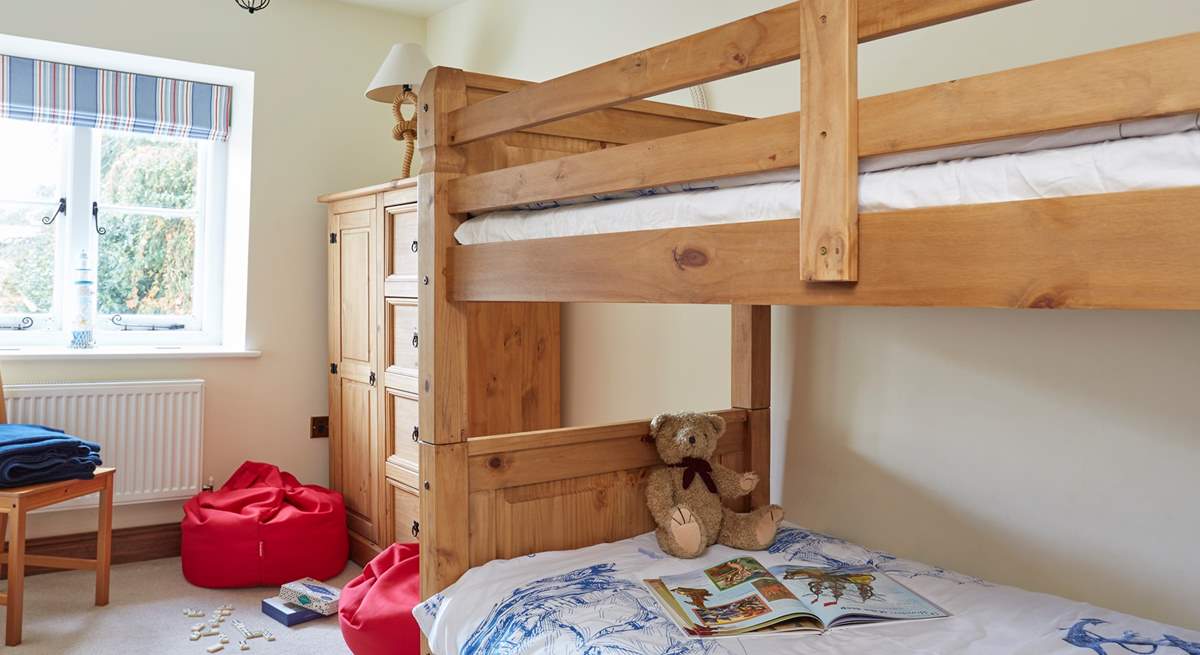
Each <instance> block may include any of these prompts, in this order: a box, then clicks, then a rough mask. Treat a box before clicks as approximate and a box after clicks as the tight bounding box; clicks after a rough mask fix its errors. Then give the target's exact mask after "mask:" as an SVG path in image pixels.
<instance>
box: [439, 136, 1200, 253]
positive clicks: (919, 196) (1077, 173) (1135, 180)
mask: <svg viewBox="0 0 1200 655" xmlns="http://www.w3.org/2000/svg"><path fill="white" fill-rule="evenodd" d="M1186 125H1187V124H1186V121H1184V123H1183V125H1182V126H1183V127H1186ZM1025 145H1027V146H1030V145H1031V144H1025ZM717 184H721V185H722V186H720V188H704V189H702V190H690V189H693V188H695V187H696V186H697V185H686V187H680V188H678V189H667V190H656V191H654V192H653V193H651V195H647V196H644V197H636V198H623V199H613V200H601V201H595V202H587V203H583V204H571V205H565V206H559V207H552V208H547V209H536V210H528V209H522V210H513V211H501V212H493V213H490V214H484V215H481V216H477V217H475V218H472V219H470V220H468V221H465V222H464V223H463V224H462V225H461V226H459V228H458V230H457V231H456V232H455V236H456V237H457V238H458V241H459V243H461V244H463V245H472V244H478V243H491V242H497V241H520V240H525V239H541V238H549V237H565V236H579V235H587V234H604V233H610V232H629V231H635V230H652V229H661V228H668V227H688V226H697V225H713V224H719V223H739V222H748V221H761V220H774V219H787V218H796V217H797V216H799V215H800V182H799V173H798V171H778V172H775V173H769V174H765V175H761V176H754V177H750V178H745V177H744V178H741V179H739V180H735V181H733V182H732V183H723V182H719V181H718V182H706V183H699V185H700V186H704V187H707V186H714V185H717ZM1195 185H1200V130H1197V129H1194V127H1193V129H1190V130H1188V131H1184V132H1174V133H1168V134H1159V135H1154V136H1143V137H1131V138H1123V139H1119V140H1113V141H1103V142H1099V143H1089V144H1085V145H1077V146H1072V147H1066V148H1054V149H1049V150H1036V151H1031V152H1017V153H1013V154H1004V155H995V156H989V157H981V158H974V159H956V160H951V161H944V162H938V163H932V164H923V165H920V166H909V167H904V168H895V169H890V170H883V171H878V172H869V173H865V174H863V175H861V176H860V177H859V206H860V209H861V211H864V212H877V211H885V210H899V209H913V208H917V207H934V206H942V205H966V204H979V203H991V202H1005V201H1011V200H1030V199H1036V198H1052V197H1061V196H1077V195H1087V194H1094V193H1110V192H1117V191H1134V190H1141V189H1159V188H1169V187H1184V186H1195ZM664 191H666V192H664Z"/></svg>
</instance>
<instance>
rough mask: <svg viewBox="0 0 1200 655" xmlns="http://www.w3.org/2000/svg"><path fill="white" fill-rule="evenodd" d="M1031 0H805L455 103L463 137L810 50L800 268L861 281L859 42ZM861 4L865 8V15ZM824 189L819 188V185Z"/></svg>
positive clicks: (455, 124) (812, 278)
mask: <svg viewBox="0 0 1200 655" xmlns="http://www.w3.org/2000/svg"><path fill="white" fill-rule="evenodd" d="M1017 1H1022V0H1002V1H995V0H925V1H924V2H911V1H904V2H895V1H894V0H802V1H801V2H793V3H791V4H788V5H784V6H782V7H779V8H777V9H772V10H770V11H765V12H762V13H760V14H756V15H754V16H750V17H748V18H743V19H741V20H738V21H734V22H732V23H728V24H726V25H723V26H721V27H717V28H714V29H711V30H707V31H705V32H701V33H699V34H696V35H693V36H690V37H686V38H683V39H678V40H676V41H672V42H671V43H667V44H665V45H661V46H658V47H655V48H651V49H649V50H643V51H642V52H638V53H635V54H632V55H628V56H626V57H621V58H618V59H614V60H612V61H609V62H607V63H604V64H600V65H598V66H593V67H592V68H588V69H585V70H582V71H579V72H577V73H571V74H569V75H565V76H563V77H559V78H557V79H553V80H550V81H548V82H545V83H542V84H537V85H533V86H529V87H526V88H524V89H521V90H520V91H516V92H513V93H509V94H506V95H503V96H498V97H495V98H492V99H489V100H485V101H484V102H481V103H478V104H475V105H467V106H465V107H462V108H459V109H457V110H455V111H453V112H451V113H450V114H449V116H448V117H447V120H448V122H449V126H448V128H449V137H450V144H451V145H463V144H467V143H471V142H473V141H476V140H479V139H484V138H488V137H492V136H498V135H501V134H504V133H507V132H512V131H516V130H520V129H524V128H530V127H536V126H538V125H542V124H545V123H547V122H551V121H554V120H561V119H565V118H571V117H573V116H577V115H579V114H582V113H586V112H591V111H597V110H604V109H608V108H610V107H614V106H617V105H620V104H623V103H627V102H630V101H634V100H639V99H642V98H646V97H649V96H652V95H656V94H659V93H665V92H668V91H674V90H677V89H682V88H685V87H688V86H692V85H695V84H702V83H704V82H710V81H713V80H718V79H722V78H725V77H729V76H732V75H737V74H740V73H745V72H749V71H753V70H758V69H761V68H766V67H768V66H773V65H776V64H782V63H785V62H789V61H794V60H796V59H800V60H801V64H802V69H803V71H802V77H801V102H803V103H804V105H805V107H806V111H805V112H804V115H803V118H802V119H801V129H800V141H801V144H802V148H803V152H805V153H807V155H808V156H807V157H805V158H804V159H803V164H802V167H801V191H802V207H801V221H802V226H801V237H800V238H801V246H800V269H801V274H802V276H803V278H804V280H805V281H809V282H854V281H857V280H858V143H857V141H858V115H857V114H858V59H857V51H858V43H859V41H867V40H871V39H874V38H879V37H881V36H885V35H888V34H895V33H898V32H902V31H906V30H910V29H916V28H919V27H925V26H927V25H930V24H934V23H937V22H941V21H945V20H951V19H954V18H960V17H962V16H965V15H970V14H974V13H979V12H983V11H988V10H991V9H995V8H998V7H1003V6H1008V5H1012V4H1016V2H1017ZM860 11H861V14H860ZM818 190H819V191H820V192H819V193H817V191H818Z"/></svg>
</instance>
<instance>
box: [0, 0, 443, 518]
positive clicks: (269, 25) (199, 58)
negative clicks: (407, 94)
mask: <svg viewBox="0 0 1200 655" xmlns="http://www.w3.org/2000/svg"><path fill="white" fill-rule="evenodd" d="M0 32H3V33H7V34H13V35H17V36H24V37H31V38H39V39H48V40H53V41H63V42H68V43H73V44H78V45H85V46H93V47H99V48H108V49H112V50H120V51H124V52H133V53H138V54H145V55H153V56H159V57H168V58H173V59H183V60H187V61H193V62H200V63H204V64H213V65H218V66H227V67H232V68H241V69H246V70H251V71H253V72H254V73H255V74H256V80H255V103H254V104H255V116H254V153H253V157H254V163H253V179H252V185H253V188H252V198H251V221H250V268H249V305H250V306H249V312H248V326H247V339H248V343H249V347H250V348H255V349H259V350H261V351H262V353H263V354H262V357H261V358H258V359H249V360H174V361H172V360H162V361H135V362H128V361H126V362H112V361H109V362H81V363H77V364H76V363H63V362H52V363H29V362H0V367H2V368H3V371H4V378H5V381H6V382H8V383H20V382H45V381H67V380H71V381H73V380H144V379H180V378H203V379H204V380H206V381H207V387H206V394H207V395H206V406H205V415H204V423H205V438H204V454H205V456H204V470H205V472H206V474H207V475H212V476H214V477H215V478H216V480H217V482H218V484H219V483H220V482H223V481H224V479H225V478H226V477H227V476H228V475H229V473H231V472H232V471H233V470H234V468H236V467H237V466H238V464H240V463H241V462H242V461H243V460H245V459H257V460H263V461H269V462H274V463H277V464H279V465H280V466H282V467H284V468H285V469H287V470H290V471H292V472H294V473H295V474H296V475H297V476H298V477H300V478H301V479H302V480H303V481H306V482H314V483H327V482H328V456H327V449H328V441H326V440H312V439H309V437H308V417H310V416H321V415H324V414H326V413H327V400H326V391H325V384H326V377H327V374H326V373H325V371H326V370H327V367H328V360H327V359H326V354H325V353H326V341H325V338H326V337H325V335H326V297H325V257H326V248H327V247H328V245H327V240H326V238H325V236H324V235H325V211H324V208H323V207H322V206H320V205H318V204H317V203H316V201H315V198H316V197H317V195H319V194H321V193H325V192H329V191H337V190H341V189H344V188H352V187H356V186H362V185H365V184H370V183H375V182H378V181H381V180H386V179H388V178H390V177H393V176H394V175H397V174H398V173H399V165H400V164H399V162H400V150H399V149H398V148H397V147H396V146H395V145H394V143H393V142H392V141H391V139H390V135H391V112H390V110H389V108H388V107H387V106H385V105H381V104H377V103H374V102H370V101H368V100H366V99H364V98H363V96H362V93H363V91H364V90H365V89H366V86H367V83H368V82H370V80H371V76H372V75H373V74H374V72H375V69H376V68H377V67H378V65H379V63H380V62H381V61H383V58H384V56H385V55H386V54H387V51H388V48H389V47H390V46H391V44H392V43H395V42H399V41H423V40H424V36H425V21H424V20H423V19H416V18H407V17H404V16H401V15H399V14H394V13H387V12H381V11H377V10H372V9H366V8H358V7H353V6H350V5H343V4H340V3H335V2H331V1H329V0H287V1H285V2H276V3H273V4H272V5H271V7H270V9H269V10H267V11H265V12H263V13H261V14H256V15H254V16H250V15H248V14H247V13H246V12H244V11H242V10H240V9H238V8H237V6H236V5H234V3H233V2H226V1H222V2H216V1H214V0H204V1H203V2H197V1H196V0H162V1H159V2H153V3H146V2H144V1H142V0H105V1H104V2H95V1H94V0H58V1H56V2H44V1H42V0H5V2H3V3H0ZM179 508H180V504H179V503H157V504H152V505H142V506H130V507H118V508H117V510H116V515H115V523H116V525H117V526H118V527H120V526H125V525H140V524H153V523H161V522H170V521H177V520H179V519H180V517H181V516H182V514H181V512H180V509H179ZM92 516H94V512H91V513H87V512H59V513H53V514H48V515H44V516H40V517H38V518H36V519H34V520H33V522H32V525H31V533H32V534H34V535H37V534H49V533H69V532H79V531H84V530H87V529H89V528H90V527H92V525H93V524H92V523H91V522H90V518H91V517H92ZM92 529H94V528H92Z"/></svg>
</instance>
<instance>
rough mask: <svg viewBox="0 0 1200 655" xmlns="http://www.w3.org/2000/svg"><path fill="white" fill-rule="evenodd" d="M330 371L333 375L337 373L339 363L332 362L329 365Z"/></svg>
mask: <svg viewBox="0 0 1200 655" xmlns="http://www.w3.org/2000/svg"><path fill="white" fill-rule="evenodd" d="M329 373H330V374H331V375H337V364H330V365H329Z"/></svg>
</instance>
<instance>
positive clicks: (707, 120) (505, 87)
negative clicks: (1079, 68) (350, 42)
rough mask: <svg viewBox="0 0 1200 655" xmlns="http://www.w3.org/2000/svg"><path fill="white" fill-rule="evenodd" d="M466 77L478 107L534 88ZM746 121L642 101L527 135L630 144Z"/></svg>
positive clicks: (470, 96) (471, 101)
mask: <svg viewBox="0 0 1200 655" xmlns="http://www.w3.org/2000/svg"><path fill="white" fill-rule="evenodd" d="M466 76H467V103H468V104H476V103H479V102H482V101H484V100H487V99H489V98H494V97H496V96H498V95H503V94H504V93H507V92H509V91H515V90H517V89H520V88H523V87H525V86H529V84H530V83H529V82H523V81H519V80H510V79H507V78H499V77H493V76H490V75H480V74H478V73H469V72H468V73H466ZM744 120H749V118H748V117H746V116H738V115H735V114H727V113H722V112H716V111H711V110H706V109H694V108H692V107H683V106H680V105H668V104H665V103H658V102H650V101H648V100H639V101H636V102H631V103H628V104H625V105H621V106H619V107H614V108H612V109H601V110H599V111H593V112H588V113H586V114H580V115H578V116H573V117H571V118H567V119H565V120H560V121H554V122H551V123H546V124H544V125H536V126H533V127H529V128H527V129H526V130H524V132H525V133H530V134H542V135H548V136H558V137H572V138H580V139H588V140H594V141H602V142H605V143H615V144H628V143H637V142H639V141H648V140H650V139H657V138H660V137H664V136H672V135H675V134H682V133H684V132H694V131H696V130H702V129H705V128H708V127H713V126H715V125H727V124H729V123H736V122H740V121H744Z"/></svg>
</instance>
